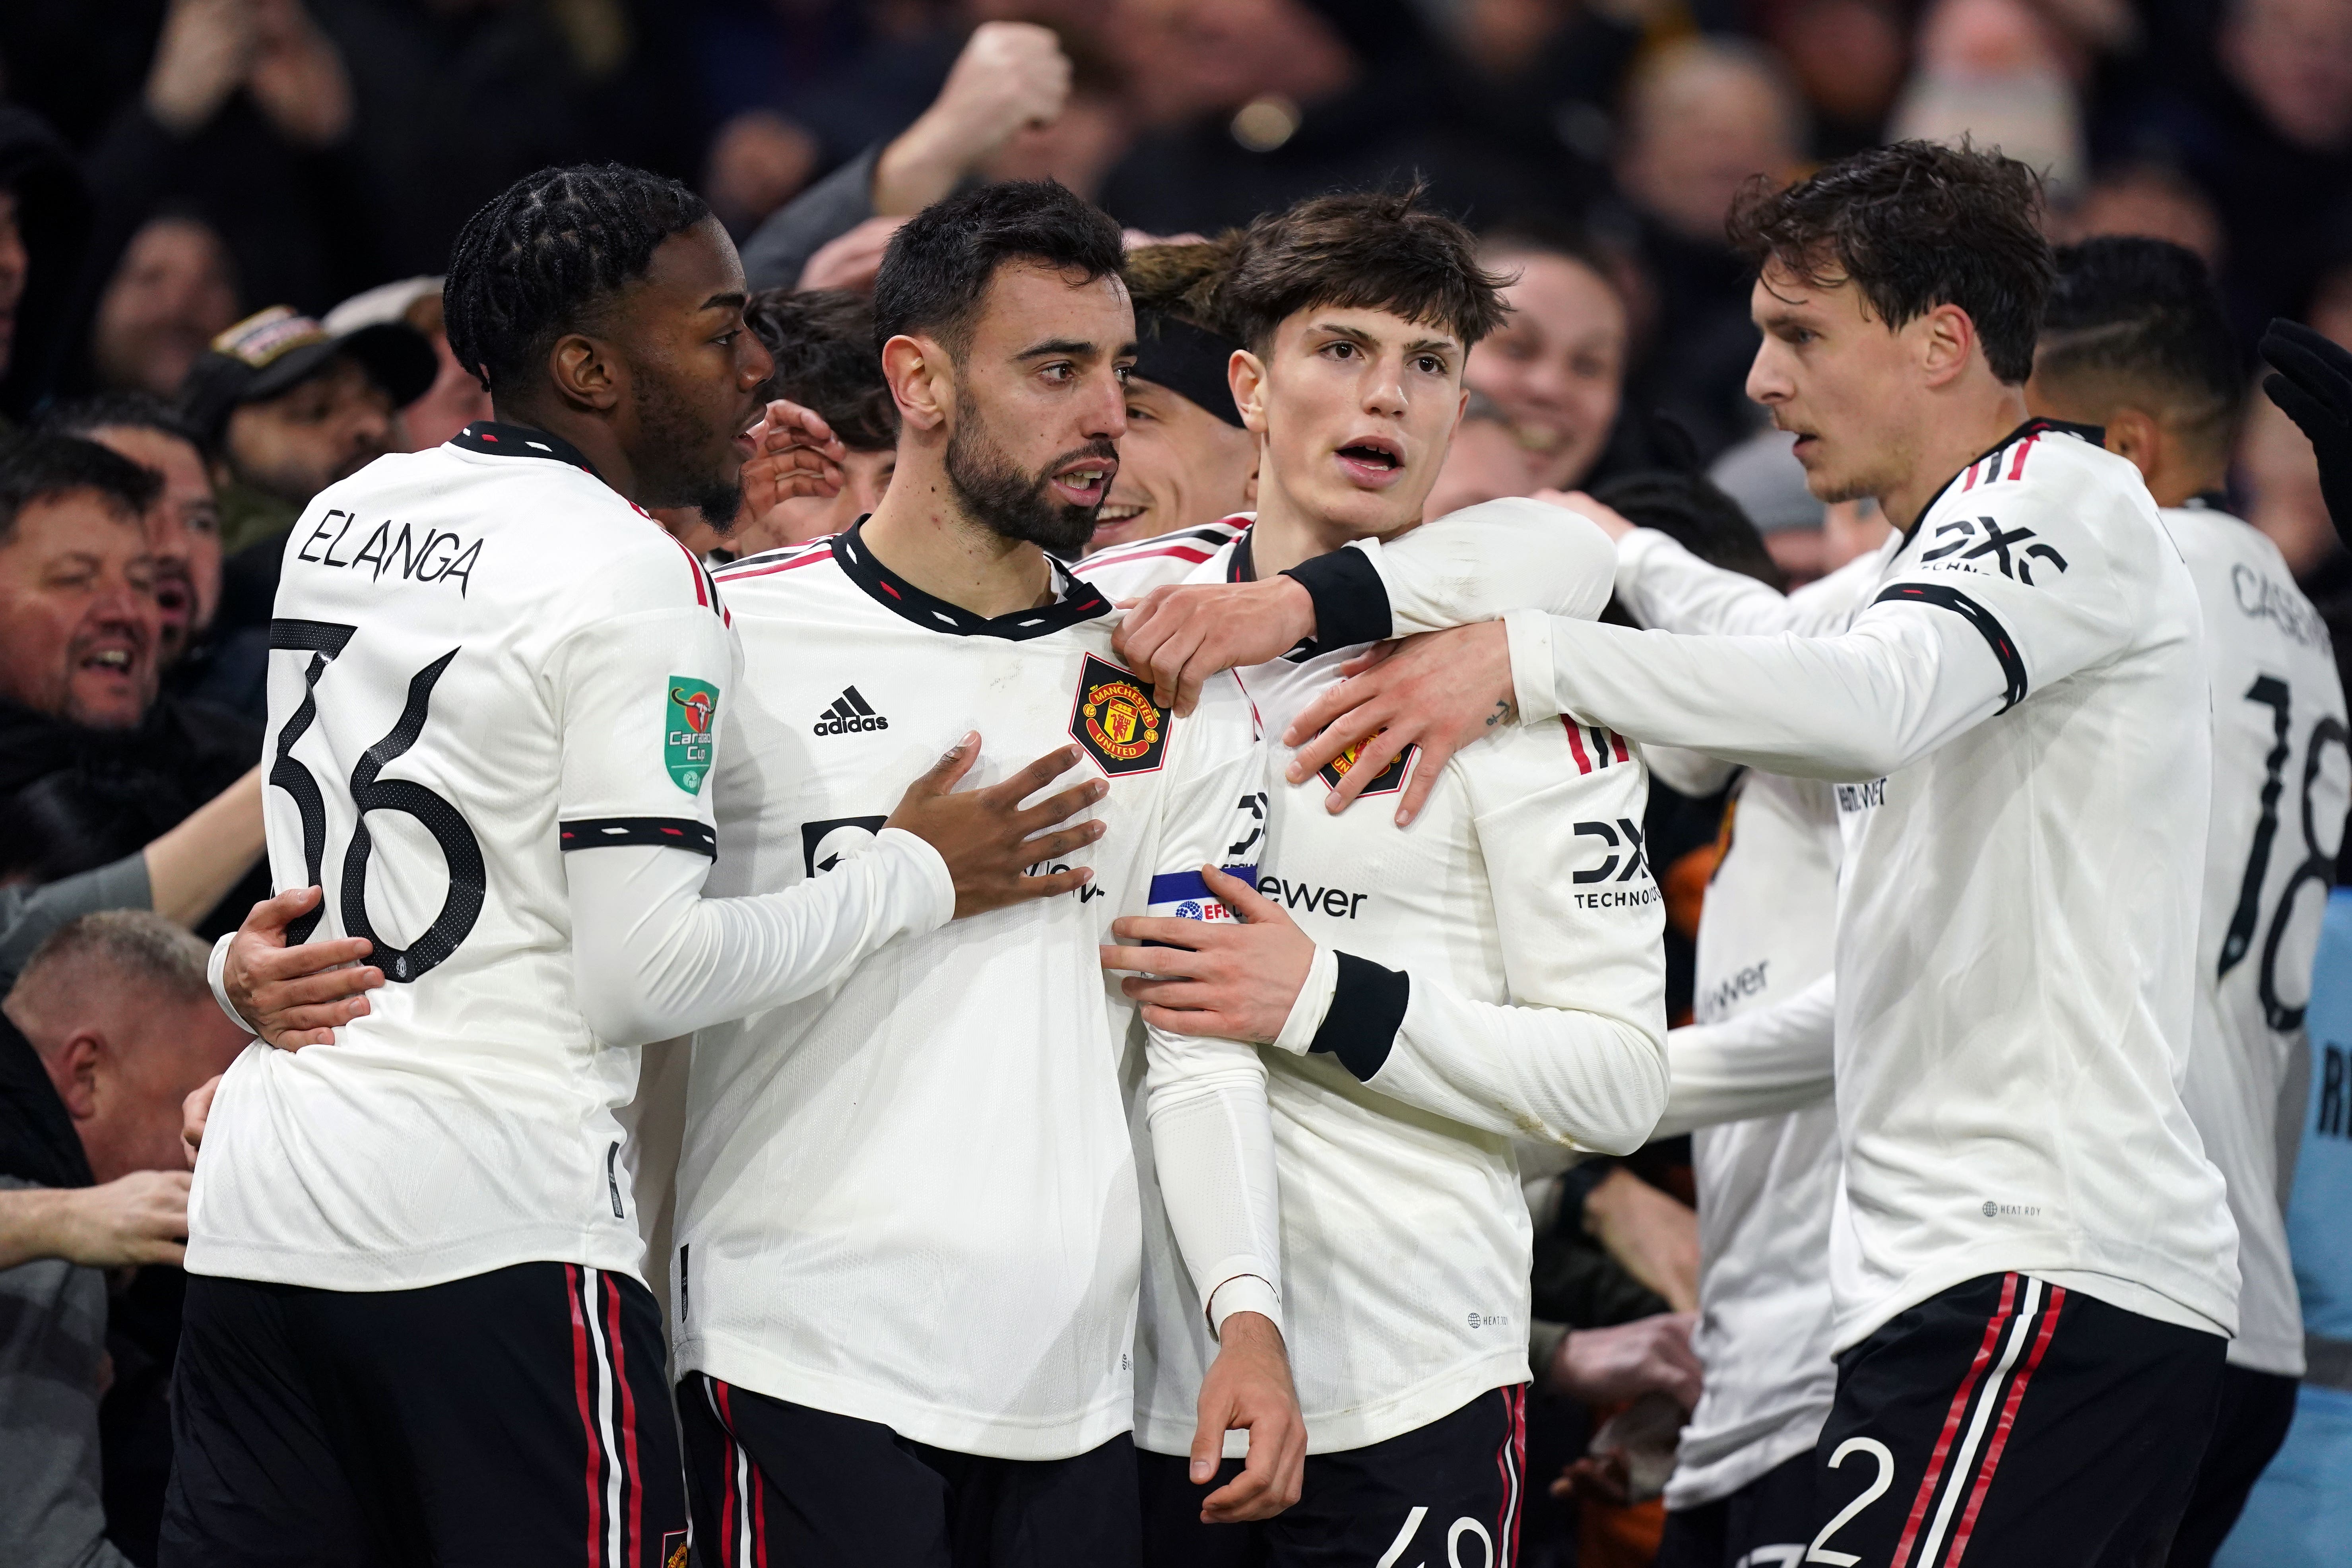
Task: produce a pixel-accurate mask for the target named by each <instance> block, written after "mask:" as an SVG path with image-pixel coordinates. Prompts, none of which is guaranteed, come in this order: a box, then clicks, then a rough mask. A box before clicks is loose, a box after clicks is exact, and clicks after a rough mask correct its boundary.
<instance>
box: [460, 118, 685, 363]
mask: <svg viewBox="0 0 2352 1568" xmlns="http://www.w3.org/2000/svg"><path fill="white" fill-rule="evenodd" d="M709 216H710V208H709V205H708V204H707V203H705V202H704V201H703V199H702V198H701V197H700V196H698V195H695V194H694V193H693V192H692V191H689V190H688V189H687V188H686V187H685V186H684V185H681V184H678V183H677V181H676V180H673V179H670V178H668V177H667V175H663V174H648V173H647V172H646V171H645V170H643V169H633V168H630V167H629V166H628V165H627V164H625V163H604V164H581V165H578V166H576V167H573V168H569V169H541V171H540V172H539V173H537V174H526V175H525V176H523V178H521V179H520V180H517V181H516V182H515V183H514V184H511V185H509V186H508V187H507V188H506V190H505V191H504V192H502V193H500V194H499V195H498V196H497V197H495V198H494V199H492V200H491V201H490V202H489V203H488V205H485V206H483V207H482V208H481V210H479V211H478V212H477V213H475V214H474V216H472V217H469V218H467V220H466V226H465V227H464V228H462V229H460V230H458V231H457V245H456V247H454V248H453V249H452V250H451V251H450V253H449V275H448V277H447V278H446V279H444V280H443V282H442V285H441V306H442V316H443V324H444V329H445V330H446V331H447V333H448V336H449V350H450V352H451V353H454V354H456V355H457V363H459V364H462V365H464V366H465V367H466V368H467V369H468V370H470V371H472V372H473V373H474V374H475V376H476V377H477V378H478V380H479V381H480V382H481V384H482V389H483V390H484V391H486V392H491V393H495V392H497V391H498V390H499V388H500V387H501V386H504V387H507V388H509V389H511V388H513V387H514V386H515V384H517V383H519V382H520V381H521V380H523V379H525V378H526V377H528V376H529V375H530V372H531V370H532V368H533V366H534V364H535V363H536V362H537V361H538V360H540V359H541V358H543V357H544V356H545V354H546V353H547V350H548V348H549V346H550V345H551V344H552V343H553V342H555V340H556V339H557V338H559V337H561V336H562V334H563V333H565V332H566V331H572V330H574V329H576V328H578V327H581V326H583V325H585V324H587V323H588V322H590V321H593V319H594V317H595V314H596V312H597V310H599V309H600V308H601V307H602V306H603V305H604V302H605V301H606V300H609V299H610V298H611V297H612V296H613V295H614V294H617V293H619V292H620V291H621V290H622V289H625V288H626V287H627V286H628V285H629V284H631V283H633V282H635V281H636V280H637V279H640V278H643V277H644V276H645V275H646V269H647V268H650V267H651V266H652V265H653V259H654V252H655V251H656V250H657V249H659V248H660V247H661V243H662V241H664V240H666V239H667V238H668V237H670V236H672V235H674V234H677V233H681V232H683V231H684V230H686V229H689V228H692V227H693V226H695V225H696V224H698V223H700V222H702V221H703V220H704V219H705V218H707V217H709Z"/></svg>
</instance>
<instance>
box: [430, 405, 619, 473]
mask: <svg viewBox="0 0 2352 1568" xmlns="http://www.w3.org/2000/svg"><path fill="white" fill-rule="evenodd" d="M449 445H451V446H452V447H464V448H465V449H466V450H467V451H468V452H481V453H485V454H487V455H488V456H489V457H493V458H553V459H554V460H555V461H557V462H559V463H569V464H571V465H572V467H573V468H580V469H583V470H584V471H586V472H587V473H588V474H589V475H590V476H591V477H592V478H594V479H603V478H604V475H602V474H599V473H597V472H596V465H595V464H593V463H592V462H590V461H589V460H588V454H586V453H585V452H583V451H582V450H581V449H580V448H579V447H575V446H573V445H572V443H571V442H569V441H567V440H565V439H564V438H563V437H561V436H558V435H554V434H552V433H551V432H550V431H546V430H541V429H536V428H534V427H533V426H529V425H509V424H508V423H506V422H505V421H503V420H499V419H477V420H475V421H474V422H473V423H472V424H471V425H468V426H466V427H465V428H464V429H463V430H460V431H458V432H457V434H456V435H455V436H452V437H449Z"/></svg>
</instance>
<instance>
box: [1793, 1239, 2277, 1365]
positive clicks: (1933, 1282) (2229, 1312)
mask: <svg viewBox="0 0 2352 1568" xmlns="http://www.w3.org/2000/svg"><path fill="white" fill-rule="evenodd" d="M2007 1273H2017V1274H2031V1275H2032V1276H2033V1277H2034V1278H2035V1279H2042V1280H2046V1281H2048V1282H2049V1283H2051V1284H2053V1285H2057V1286H2061V1287H2063V1289H2068V1290H2080V1291H2081V1292H2082V1293H2083V1294H2084V1295H2085V1296H2088V1297H2090V1298H2091V1299H2092V1300H2095V1301H2105V1303H2106V1304H2107V1305H2108V1306H2110V1307H2114V1308H2116V1309H2118V1310H2122V1311H2126V1312H2136V1313H2137V1314H2138V1315H2139V1316H2141V1317H2143V1318H2154V1319H2155V1320H2156V1321H2158V1322H2162V1323H2171V1324H2174V1325H2176V1326H2177V1327H2179V1328H2184V1329H2195V1330H2197V1331H2200V1332H2201V1333H2208V1334H2219V1335H2221V1337H2222V1338H2223V1339H2225V1340H2227V1339H2231V1338H2233V1337H2234V1334H2235V1328H2234V1323H2233V1321H2232V1320H2233V1319H2234V1318H2235V1316H2236V1313H2235V1311H2234V1310H2233V1303H2231V1302H2228V1301H2219V1302H2216V1303H2215V1308H2214V1310H2212V1311H2210V1312H2209V1311H2204V1310H2200V1309H2198V1308H2196V1307H2193V1306H2190V1305H2189V1304H2188V1303H2187V1302H2184V1301H2181V1300H2178V1299H2177V1298H2175V1297H2173V1296H2170V1295H2168V1294H2167V1293H2166V1292H2164V1291H2162V1290H2159V1289H2157V1288H2156V1287H2155V1286H2152V1285H2143V1284H2141V1283H2140V1282H2139V1281H2137V1280H2136V1279H2123V1278H2121V1277H2120V1276H2117V1275H2114V1274H2106V1273H2102V1272H2099V1271H2097V1270H2094V1269H2085V1268H2074V1267H2070V1266H2068V1265H2066V1264H2063V1263H2059V1264H2057V1265H2056V1266H2055V1267H2044V1266H2041V1265H2037V1264H2036V1263H2034V1262H2032V1261H2031V1260H2029V1259H2027V1258H2020V1257H2019V1256H2018V1254H2017V1251H2016V1249H2015V1248H2014V1247H2009V1246H2001V1247H1971V1248H1968V1249H1966V1250H1963V1251H1961V1252H1959V1253H1958V1254H1956V1255H1954V1256H1952V1257H1950V1258H1947V1259H1945V1260H1943V1261H1942V1262H1941V1263H1939V1264H1938V1265H1937V1267H1936V1268H1932V1269H1923V1270H1921V1271H1920V1272H1918V1273H1916V1274H1914V1275H1912V1276H1911V1277H1910V1278H1909V1279H1906V1280H1905V1281H1904V1282H1903V1283H1902V1284H1901V1285H1900V1286H1898V1287H1896V1288H1895V1289H1893V1290H1890V1291H1888V1292H1886V1293H1885V1295H1883V1296H1880V1297H1878V1298H1877V1299H1876V1300H1873V1301H1870V1302H1868V1303H1866V1304H1864V1305H1862V1306H1858V1307H1851V1308H1847V1309H1845V1310H1842V1311H1840V1312H1839V1313H1838V1321H1837V1331H1836V1333H1835V1335H1834V1337H1833V1338H1832V1340H1831V1342H1830V1353H1831V1354H1832V1355H1833V1356H1836V1355H1843V1354H1844V1353H1845V1352H1848V1351H1850V1350H1852V1349H1853V1347H1854V1346H1856V1345H1858V1344H1860V1343H1861V1342H1863V1341H1864V1340H1866V1339H1868V1338H1869V1337H1870V1336H1871V1335H1873V1334H1874V1333H1876V1332H1877V1331H1879V1330H1881V1329H1883V1328H1885V1326H1886V1325H1887V1323H1888V1322H1889V1321H1892V1320H1893V1319H1894V1318H1895V1317H1896V1316H1897V1315H1899V1314H1901V1313H1903V1312H1906V1311H1909V1310H1911V1309H1912V1308H1914V1307H1916V1306H1917V1305H1919V1303H1920V1302H1922V1301H1925V1300H1928V1299H1929V1298H1930V1297H1934V1296H1939V1295H1941V1294H1943V1293H1944V1292H1945V1291H1947V1290H1948V1289H1952V1287H1954V1286H1955V1285H1964V1284H1966V1283H1967V1282H1968V1281H1969V1280H1971V1279H1982V1278H1983V1277H1984V1276H1986V1275H1988V1274H2007Z"/></svg>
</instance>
